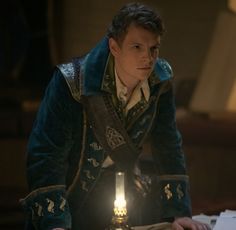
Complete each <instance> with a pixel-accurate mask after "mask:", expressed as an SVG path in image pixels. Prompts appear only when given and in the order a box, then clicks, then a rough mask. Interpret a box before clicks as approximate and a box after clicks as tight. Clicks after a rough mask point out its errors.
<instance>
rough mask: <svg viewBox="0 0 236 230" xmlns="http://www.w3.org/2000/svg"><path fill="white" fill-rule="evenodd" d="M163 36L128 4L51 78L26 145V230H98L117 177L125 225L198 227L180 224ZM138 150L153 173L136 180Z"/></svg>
mask: <svg viewBox="0 0 236 230" xmlns="http://www.w3.org/2000/svg"><path fill="white" fill-rule="evenodd" d="M163 32H164V27H163V24H162V20H161V18H160V16H159V15H158V14H157V13H156V12H154V11H153V10H152V9H150V8H148V7H147V6H144V5H142V4H137V3H132V4H128V5H126V6H124V7H123V8H122V9H121V10H120V11H119V12H118V14H117V15H116V16H115V17H114V19H113V21H112V24H111V26H110V28H109V29H108V33H107V36H106V37H105V38H104V39H103V40H102V41H101V42H100V43H99V44H98V45H97V46H96V47H95V48H94V49H92V50H91V51H90V52H89V53H88V54H87V55H85V56H84V57H82V58H76V59H74V60H72V62H70V63H67V64H62V65H59V66H58V68H57V69H56V70H55V73H54V76H53V78H52V80H51V82H50V84H49V86H48V88H47V91H46V94H45V97H44V99H43V101H42V104H41V106H40V109H39V112H38V115H37V119H36V122H35V124H34V127H33V130H32V133H31V136H30V139H29V145H28V161H27V175H28V183H29V187H30V191H31V192H30V194H29V195H28V196H27V197H26V198H25V199H23V200H22V204H23V205H24V207H25V208H26V210H27V211H28V213H29V220H28V227H27V228H28V229H30V228H31V229H44V230H45V229H47V230H52V229H54V230H55V229H73V230H75V229H77V230H78V229H81V230H89V229H97V230H100V229H105V228H106V227H107V226H109V224H110V221H111V218H112V214H113V211H112V210H113V201H114V195H115V194H114V193H115V190H114V189H115V188H114V187H115V183H114V179H115V172H116V171H117V170H122V171H124V172H125V173H126V178H127V186H126V192H127V203H128V215H129V223H130V225H132V226H134V225H143V224H151V223H157V222H162V221H171V222H173V224H172V226H173V229H177V230H182V229H187V228H188V229H208V227H207V226H206V225H204V224H201V223H198V222H195V221H193V220H192V219H191V218H190V216H191V210H190V200H189V194H188V186H189V185H188V177H187V176H186V169H185V160H184V154H183V152H182V150H181V137H180V134H179V132H178V131H177V128H176V122H175V105H174V98H173V90H172V83H171V81H172V71H171V68H170V66H169V65H168V63H167V62H166V61H165V60H163V59H159V57H158V56H159V49H160V43H161V35H162V34H163ZM147 142H148V143H149V146H150V147H149V149H150V151H151V154H152V160H153V162H154V172H155V173H153V172H152V173H149V175H146V176H145V175H143V171H142V169H141V168H140V167H139V166H140V165H141V163H140V162H141V158H144V156H145V154H147V153H148V152H147V151H148V150H147V149H145V148H143V146H144V145H146V143H147ZM142 150H143V151H142ZM142 152H144V153H142Z"/></svg>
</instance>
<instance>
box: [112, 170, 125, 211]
mask: <svg viewBox="0 0 236 230" xmlns="http://www.w3.org/2000/svg"><path fill="white" fill-rule="evenodd" d="M124 176H125V174H124V173H123V172H117V173H116V199H115V201H114V213H115V215H118V216H124V215H126V214H127V210H126V200H125V178H124Z"/></svg>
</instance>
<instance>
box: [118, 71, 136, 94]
mask: <svg viewBox="0 0 236 230" xmlns="http://www.w3.org/2000/svg"><path fill="white" fill-rule="evenodd" d="M115 72H116V75H117V77H118V78H119V80H120V81H121V83H122V84H123V85H124V86H125V87H126V88H127V93H128V95H131V94H132V92H133V90H134V89H135V87H136V86H137V85H138V84H139V82H140V81H139V80H135V81H131V80H128V79H127V78H125V77H123V75H121V74H119V72H118V71H117V70H116V69H115Z"/></svg>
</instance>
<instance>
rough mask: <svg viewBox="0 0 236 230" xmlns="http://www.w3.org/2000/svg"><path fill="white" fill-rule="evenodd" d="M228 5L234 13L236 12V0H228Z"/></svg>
mask: <svg viewBox="0 0 236 230" xmlns="http://www.w3.org/2000/svg"><path fill="white" fill-rule="evenodd" d="M228 7H229V9H230V10H232V11H233V12H234V13H236V0H228Z"/></svg>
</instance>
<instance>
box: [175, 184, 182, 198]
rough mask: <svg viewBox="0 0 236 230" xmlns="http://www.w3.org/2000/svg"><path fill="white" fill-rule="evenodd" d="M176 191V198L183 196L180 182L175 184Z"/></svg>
mask: <svg viewBox="0 0 236 230" xmlns="http://www.w3.org/2000/svg"><path fill="white" fill-rule="evenodd" d="M176 192H177V194H178V199H179V200H180V199H181V198H182V197H183V196H184V192H183V189H182V186H181V185H180V184H178V185H177V188H176Z"/></svg>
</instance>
